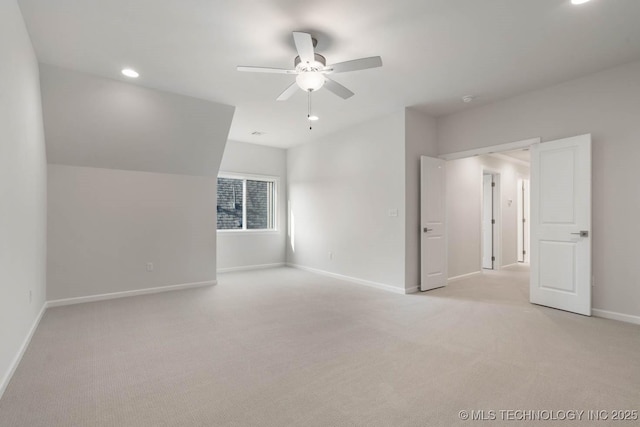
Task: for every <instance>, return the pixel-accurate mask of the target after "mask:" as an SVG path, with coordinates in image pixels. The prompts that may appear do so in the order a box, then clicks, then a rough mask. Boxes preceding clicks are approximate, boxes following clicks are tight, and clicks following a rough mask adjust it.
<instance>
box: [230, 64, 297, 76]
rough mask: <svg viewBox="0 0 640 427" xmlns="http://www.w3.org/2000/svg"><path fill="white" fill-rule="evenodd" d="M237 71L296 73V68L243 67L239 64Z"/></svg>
mask: <svg viewBox="0 0 640 427" xmlns="http://www.w3.org/2000/svg"><path fill="white" fill-rule="evenodd" d="M237 70H238V71H248V72H251V73H277V74H297V71H296V70H285V69H284V68H269V67H245V66H243V65H239V66H238V67H237Z"/></svg>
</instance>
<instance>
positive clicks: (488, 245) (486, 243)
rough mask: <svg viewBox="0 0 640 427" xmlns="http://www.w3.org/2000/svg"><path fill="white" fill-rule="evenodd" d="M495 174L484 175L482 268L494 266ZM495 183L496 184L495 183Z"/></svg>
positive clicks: (491, 268) (490, 268)
mask: <svg viewBox="0 0 640 427" xmlns="http://www.w3.org/2000/svg"><path fill="white" fill-rule="evenodd" d="M492 184H493V175H491V174H488V173H485V174H483V175H482V268H484V269H489V270H493V268H494V260H495V258H494V241H495V240H494V224H493V221H494V216H493V198H494V194H493V190H494V187H493V185H492ZM494 185H495V184H494Z"/></svg>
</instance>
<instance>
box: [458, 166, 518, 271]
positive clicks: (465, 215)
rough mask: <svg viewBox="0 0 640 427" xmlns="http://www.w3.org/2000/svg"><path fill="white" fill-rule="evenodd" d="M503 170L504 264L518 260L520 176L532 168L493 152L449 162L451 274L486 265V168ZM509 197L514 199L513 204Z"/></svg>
mask: <svg viewBox="0 0 640 427" xmlns="http://www.w3.org/2000/svg"><path fill="white" fill-rule="evenodd" d="M485 169H487V170H490V171H491V172H496V173H499V174H500V213H499V214H498V215H499V222H498V226H499V227H500V229H499V236H500V241H501V245H500V255H499V256H498V257H497V258H498V261H499V262H500V266H506V265H510V264H515V263H516V262H518V259H517V251H518V249H517V247H518V229H517V227H518V225H517V220H518V215H517V214H518V197H517V196H518V194H517V184H518V179H519V178H528V177H529V168H528V167H526V166H524V165H520V164H518V163H515V162H509V161H506V160H503V159H498V158H495V157H491V156H477V157H469V158H465V159H459V160H452V161H449V162H447V229H448V233H449V236H448V237H449V277H456V276H461V275H464V274H469V273H475V272H478V271H480V270H481V269H482V259H481V256H482V246H481V245H482V240H481V239H482V230H481V226H482V210H481V202H482V184H481V183H482V172H483V170H485ZM509 200H511V201H512V203H511V205H510V206H509Z"/></svg>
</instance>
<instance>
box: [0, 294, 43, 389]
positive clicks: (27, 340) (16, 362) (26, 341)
mask: <svg viewBox="0 0 640 427" xmlns="http://www.w3.org/2000/svg"><path fill="white" fill-rule="evenodd" d="M46 309H47V303H46V302H45V303H44V304H42V308H41V309H40V312H39V313H38V315H37V316H36V318H35V320H34V321H33V324H32V325H31V329H29V333H28V334H27V336H26V337H25V339H24V341H23V342H22V346H20V350H19V351H18V354H16V357H14V358H13V362H11V366H10V367H9V372H7V375H5V377H4V378H2V381H1V382H0V399H2V395H3V394H4V392H5V390H6V389H7V387H8V386H9V382H10V381H11V377H13V374H14V373H15V372H16V369H17V368H18V365H19V364H20V361H21V360H22V356H24V352H25V351H27V347H29V343H31V338H32V337H33V334H34V333H35V331H36V329H37V328H38V325H39V324H40V319H42V315H43V314H44V312H45V310H46Z"/></svg>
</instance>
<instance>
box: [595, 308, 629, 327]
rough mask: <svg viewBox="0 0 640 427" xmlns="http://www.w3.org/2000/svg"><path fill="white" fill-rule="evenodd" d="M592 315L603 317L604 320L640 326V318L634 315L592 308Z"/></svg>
mask: <svg viewBox="0 0 640 427" xmlns="http://www.w3.org/2000/svg"><path fill="white" fill-rule="evenodd" d="M591 314H593V315H594V316H596V317H602V318H603V319H611V320H619V321H620V322H627V323H633V324H636V325H640V316H634V315H632V314H623V313H616V312H615V311H607V310H600V309H598V308H592V309H591Z"/></svg>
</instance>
